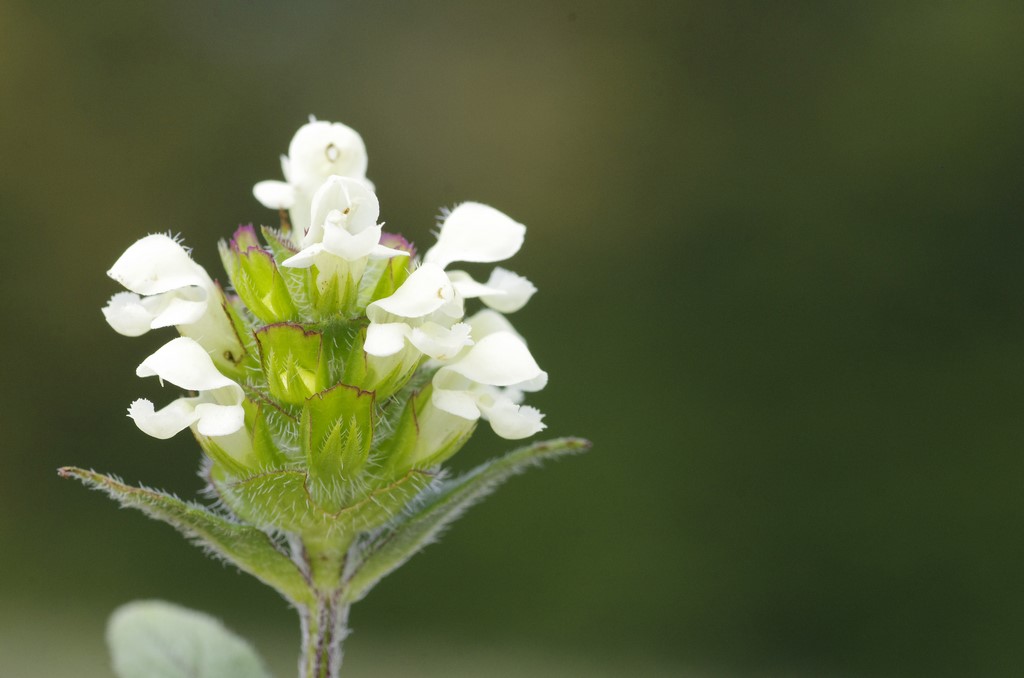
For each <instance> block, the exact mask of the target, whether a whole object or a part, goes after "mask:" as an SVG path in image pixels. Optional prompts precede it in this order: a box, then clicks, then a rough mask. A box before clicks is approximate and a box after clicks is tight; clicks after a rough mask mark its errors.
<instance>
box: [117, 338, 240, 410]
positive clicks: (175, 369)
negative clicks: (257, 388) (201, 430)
mask: <svg viewBox="0 0 1024 678" xmlns="http://www.w3.org/2000/svg"><path fill="white" fill-rule="evenodd" d="M135 374H136V375H138V376H140V377H152V376H156V377H159V378H160V380H161V381H169V382H171V383H172V384H174V385H175V386H180V387H181V388H185V389H188V390H190V391H212V390H214V389H220V388H228V389H231V390H232V391H235V392H236V394H237V396H238V402H239V403H240V402H241V400H242V397H243V393H242V387H241V386H239V385H238V384H236V383H235V382H234V381H232V380H231V379H229V378H228V377H225V376H224V375H223V374H221V373H220V371H218V370H217V367H216V366H215V365H214V364H213V360H211V359H210V355H209V354H208V353H207V352H206V349H204V348H203V347H202V346H200V345H199V342H197V341H195V340H194V339H190V338H188V337H178V338H177V339H172V340H170V341H169V342H167V343H166V344H164V345H163V346H161V347H160V348H159V349H158V350H157V352H156V353H154V354H153V355H151V356H149V357H148V358H146V359H145V360H143V361H142V364H141V365H139V366H138V368H136V370H135Z"/></svg>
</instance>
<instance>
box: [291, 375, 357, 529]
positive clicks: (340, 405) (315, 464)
mask: <svg viewBox="0 0 1024 678" xmlns="http://www.w3.org/2000/svg"><path fill="white" fill-rule="evenodd" d="M374 395H375V394H374V393H373V392H372V391H363V390H361V389H359V388H356V387H355V386H347V385H345V384H338V385H336V386H333V387H331V388H329V389H327V390H326V391H322V392H321V393H317V394H315V395H313V396H312V397H310V398H309V399H308V400H306V404H305V406H304V407H303V409H302V429H301V436H302V437H301V445H302V452H303V454H304V455H305V457H306V467H307V469H308V470H309V491H310V494H311V495H312V497H313V501H315V502H316V503H317V504H318V505H320V506H321V507H322V508H324V509H325V510H327V511H337V510H339V509H341V508H342V506H344V504H345V502H346V500H349V499H350V498H351V495H352V487H353V482H354V481H355V479H356V476H357V475H358V474H359V472H360V471H361V470H362V468H363V466H364V465H365V463H366V458H367V455H369V453H370V444H371V443H372V442H373V405H374Z"/></svg>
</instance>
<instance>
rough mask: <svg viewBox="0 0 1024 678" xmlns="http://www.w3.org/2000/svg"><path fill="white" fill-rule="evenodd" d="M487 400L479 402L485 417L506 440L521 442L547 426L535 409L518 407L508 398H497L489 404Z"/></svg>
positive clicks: (541, 415)
mask: <svg viewBox="0 0 1024 678" xmlns="http://www.w3.org/2000/svg"><path fill="white" fill-rule="evenodd" d="M487 400H488V399H487V398H482V399H480V401H478V404H479V406H480V409H481V411H482V412H483V416H484V418H485V419H487V421H489V422H490V423H491V428H492V429H494V432H495V433H497V434H498V435H499V436H501V437H502V438H505V439H506V440H521V439H523V438H529V437H530V436H532V435H534V434H535V433H540V432H541V431H543V430H544V429H545V428H547V426H546V425H545V424H544V422H542V421H541V420H542V419H543V418H544V415H543V414H541V413H540V410H538V409H537V408H535V407H530V406H529V405H516V404H515V403H513V402H512V401H511V400H509V399H508V398H496V399H494V401H493V403H487V402H486V401H487Z"/></svg>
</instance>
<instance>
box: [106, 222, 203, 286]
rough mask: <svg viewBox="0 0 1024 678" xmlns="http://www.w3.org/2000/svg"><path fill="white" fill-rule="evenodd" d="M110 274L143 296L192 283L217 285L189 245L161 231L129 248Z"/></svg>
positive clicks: (108, 272) (196, 284) (115, 263)
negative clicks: (194, 256)
mask: <svg viewBox="0 0 1024 678" xmlns="http://www.w3.org/2000/svg"><path fill="white" fill-rule="evenodd" d="M107 275H109V276H110V277H111V278H113V279H114V280H116V281H117V282H119V283H121V284H122V285H124V286H125V287H127V288H128V289H129V290H131V291H132V292H135V293H136V294H142V295H151V294H160V293H161V292H168V291H170V290H176V289H180V288H182V287H189V286H192V285H194V286H197V287H202V288H204V289H207V290H209V289H210V288H212V287H213V281H212V280H210V276H209V275H207V273H206V271H205V270H204V269H203V267H202V266H200V265H199V264H197V263H195V262H194V261H192V258H191V257H189V255H188V252H186V251H185V248H183V247H182V246H181V245H179V244H178V243H177V242H175V241H174V240H173V239H172V238H170V237H168V236H166V235H163V234H161V233H157V234H154V235H147V236H146V237H145V238H142V239H141V240H139V241H137V242H136V243H135V244H133V245H132V246H131V247H129V248H128V249H127V250H125V252H124V254H122V255H121V256H120V258H118V260H117V261H116V262H114V265H113V266H112V267H111V268H110V270H109V271H107Z"/></svg>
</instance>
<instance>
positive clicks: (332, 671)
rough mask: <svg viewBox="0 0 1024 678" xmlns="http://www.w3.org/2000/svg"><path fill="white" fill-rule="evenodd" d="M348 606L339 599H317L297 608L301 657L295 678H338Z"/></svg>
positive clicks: (337, 597)
mask: <svg viewBox="0 0 1024 678" xmlns="http://www.w3.org/2000/svg"><path fill="white" fill-rule="evenodd" d="M348 610H349V604H348V603H347V602H343V601H342V600H341V596H337V595H335V596H330V597H321V598H318V599H317V601H316V602H315V603H314V604H313V605H310V606H303V607H301V608H299V617H300V621H301V623H302V654H301V655H299V678H338V676H340V675H341V660H342V647H341V644H342V642H343V641H344V640H345V636H347V635H348Z"/></svg>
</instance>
